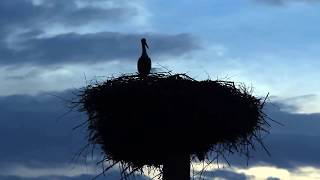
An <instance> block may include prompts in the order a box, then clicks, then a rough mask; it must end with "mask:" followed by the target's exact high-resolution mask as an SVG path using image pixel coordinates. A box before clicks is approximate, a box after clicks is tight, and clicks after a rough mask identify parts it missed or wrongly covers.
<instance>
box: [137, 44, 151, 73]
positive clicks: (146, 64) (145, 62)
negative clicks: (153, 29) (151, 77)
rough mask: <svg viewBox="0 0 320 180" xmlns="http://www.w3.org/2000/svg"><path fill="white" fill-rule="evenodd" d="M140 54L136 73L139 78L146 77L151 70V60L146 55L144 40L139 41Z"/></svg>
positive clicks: (146, 45)
mask: <svg viewBox="0 0 320 180" xmlns="http://www.w3.org/2000/svg"><path fill="white" fill-rule="evenodd" d="M141 46H142V54H141V56H140V58H139V60H138V72H139V75H140V76H141V77H146V76H147V75H148V74H149V73H150V70H151V59H150V58H149V56H148V54H147V50H146V47H147V48H148V49H149V47H148V44H147V41H146V39H145V38H142V39H141Z"/></svg>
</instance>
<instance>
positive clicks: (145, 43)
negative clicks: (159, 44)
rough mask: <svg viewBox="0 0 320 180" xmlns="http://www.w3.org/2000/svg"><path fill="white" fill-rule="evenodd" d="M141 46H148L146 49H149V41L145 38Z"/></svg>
mask: <svg viewBox="0 0 320 180" xmlns="http://www.w3.org/2000/svg"><path fill="white" fill-rule="evenodd" d="M141 44H142V45H143V46H146V47H147V48H148V49H149V47H148V44H147V40H146V39H145V38H142V39H141Z"/></svg>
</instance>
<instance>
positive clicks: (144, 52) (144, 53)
mask: <svg viewBox="0 0 320 180" xmlns="http://www.w3.org/2000/svg"><path fill="white" fill-rule="evenodd" d="M141 46H142V55H141V56H148V54H147V49H146V45H145V44H143V43H141Z"/></svg>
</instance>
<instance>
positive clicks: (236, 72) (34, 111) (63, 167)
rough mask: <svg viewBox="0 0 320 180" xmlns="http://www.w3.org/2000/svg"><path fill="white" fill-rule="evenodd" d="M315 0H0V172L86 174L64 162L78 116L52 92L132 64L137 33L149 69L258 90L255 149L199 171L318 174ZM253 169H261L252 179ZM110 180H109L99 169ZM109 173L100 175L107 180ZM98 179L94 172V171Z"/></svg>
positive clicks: (7, 175)
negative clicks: (259, 140) (266, 129)
mask: <svg viewBox="0 0 320 180" xmlns="http://www.w3.org/2000/svg"><path fill="white" fill-rule="evenodd" d="M319 8H320V2H319V3H318V2H317V0H237V1H234V0H224V1H220V0H199V1H197V2H195V1H191V0H184V1H182V0H177V1H160V0H148V1H147V0H135V1H125V0H90V1H89V0H70V1H64V0H1V2H0V82H1V86H0V114H1V116H2V117H1V118H0V139H1V142H3V147H2V150H1V151H0V159H1V160H0V167H1V168H0V169H1V170H0V179H10V180H11V179H30V180H34V179H59V180H60V179H61V180H64V179H72V180H78V179H88V177H92V176H93V175H94V174H96V173H97V170H96V167H93V166H92V165H91V164H92V162H91V161H90V162H89V163H88V164H87V165H83V163H81V162H78V161H76V162H74V161H71V162H70V159H71V158H72V155H74V154H75V153H76V151H77V150H78V149H79V148H80V147H81V146H82V145H84V144H85V140H84V134H83V133H82V132H81V131H80V132H75V131H72V127H73V126H74V125H75V124H77V123H78V122H79V121H80V120H83V119H84V118H85V117H84V116H83V114H79V113H76V112H73V113H71V114H68V115H67V116H63V118H60V116H61V115H63V114H64V112H66V111H67V110H68V108H67V107H66V104H65V103H64V102H63V101H61V99H58V98H56V97H54V96H52V94H54V95H59V96H62V97H65V98H70V97H71V93H70V92H71V91H74V90H76V89H77V88H80V87H83V86H85V85H86V83H87V82H86V80H91V79H99V80H103V79H104V78H105V77H108V76H111V75H119V74H121V73H132V72H135V71H136V61H137V59H138V57H139V56H140V44H139V43H140V39H141V38H142V37H146V38H147V41H148V43H149V47H150V50H149V51H148V53H149V55H150V56H151V59H152V62H153V67H154V68H156V69H158V70H161V68H163V67H166V68H168V69H170V70H173V71H174V72H177V73H181V72H182V73H184V72H186V73H188V74H189V75H190V76H192V77H194V78H196V79H199V80H201V79H206V78H208V77H210V78H211V79H216V78H218V79H228V80H232V81H235V82H236V83H242V82H243V83H245V84H246V85H248V86H252V87H253V89H254V92H253V93H254V95H256V96H258V97H262V96H265V95H266V94H267V93H270V104H269V105H268V106H267V107H268V108H267V109H266V111H267V113H268V115H269V116H270V117H272V118H274V119H275V120H277V121H279V122H281V123H283V124H285V126H284V127H280V126H278V125H277V124H272V125H273V128H272V129H271V134H270V135H269V136H267V137H266V139H265V142H266V144H267V146H268V147H269V148H270V152H271V154H272V156H271V157H267V156H266V154H264V153H263V151H262V150H258V151H257V152H253V156H254V157H253V158H252V159H251V160H250V161H249V166H247V165H246V160H240V161H239V160H238V158H237V157H236V156H232V157H230V159H231V160H234V163H233V166H232V167H229V168H224V169H219V170H217V169H216V168H215V167H212V169H210V171H209V172H208V178H212V177H220V178H226V179H236V178H237V179H267V178H269V179H272V178H274V179H276V178H280V179H317V178H320V169H319V165H320V164H319V162H320V159H319V156H317V152H318V151H319V150H320V144H319V136H320V133H319V130H318V129H319V127H320V92H319V88H320V83H319V78H320V71H319V70H318V67H320V61H319V60H318V57H320V51H319V50H320V38H319V36H318V32H319V31H320V25H319V23H318V21H319V18H320V11H319ZM263 172H270V174H264V173H263ZM111 176H112V177H113V178H115V179H117V177H116V173H115V175H113V174H112V175H111ZM111 176H110V179H111ZM101 179H103V178H101Z"/></svg>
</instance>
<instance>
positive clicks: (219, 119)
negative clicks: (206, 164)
mask: <svg viewBox="0 0 320 180" xmlns="http://www.w3.org/2000/svg"><path fill="white" fill-rule="evenodd" d="M80 98H81V100H80V101H79V103H80V105H81V110H82V111H84V112H86V113H87V115H88V121H87V123H88V132H89V142H90V143H92V144H99V145H101V148H102V150H103V152H104V153H105V154H106V156H107V157H109V158H110V159H112V160H113V162H124V163H126V164H128V166H130V167H131V168H133V169H139V168H142V167H143V166H144V165H148V166H154V167H160V165H162V164H163V163H164V160H166V157H167V155H168V154H174V153H179V152H187V153H189V154H190V155H191V156H192V155H193V156H196V157H198V159H199V160H204V158H205V157H207V156H206V155H207V154H208V153H209V152H211V151H215V150H216V147H217V146H221V145H222V146H223V147H224V149H227V150H228V151H230V152H233V151H240V149H241V147H243V146H246V147H247V146H250V145H252V140H253V139H258V140H259V138H258V137H259V133H260V131H261V130H264V129H263V126H264V125H265V124H266V121H265V119H264V117H265V115H264V113H263V112H262V108H263V104H264V100H263V99H259V98H256V97H254V96H252V95H251V94H250V92H248V91H247V89H246V88H244V86H242V87H236V86H235V85H234V83H233V82H230V81H218V80H217V81H212V80H205V81H196V80H194V79H192V78H190V77H189V76H187V75H185V74H175V75H171V74H168V73H157V74H150V75H149V76H147V77H145V78H141V77H139V76H138V75H122V76H120V77H117V78H110V79H108V80H106V81H104V82H102V83H96V84H93V85H89V86H87V87H86V88H84V89H83V91H82V92H81V94H80Z"/></svg>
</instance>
